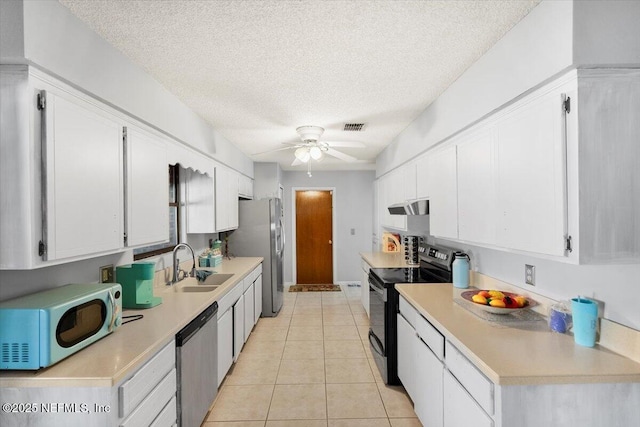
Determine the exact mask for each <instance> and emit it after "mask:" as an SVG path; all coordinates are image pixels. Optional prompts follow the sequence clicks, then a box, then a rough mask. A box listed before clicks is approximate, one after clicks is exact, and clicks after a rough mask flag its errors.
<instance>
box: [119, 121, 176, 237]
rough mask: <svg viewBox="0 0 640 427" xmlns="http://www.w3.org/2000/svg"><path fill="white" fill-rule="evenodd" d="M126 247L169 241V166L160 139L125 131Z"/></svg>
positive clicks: (164, 147)
mask: <svg viewBox="0 0 640 427" xmlns="http://www.w3.org/2000/svg"><path fill="white" fill-rule="evenodd" d="M125 141H126V156H127V164H126V168H127V174H126V189H127V197H126V203H127V208H126V212H127V215H126V232H127V246H140V245H149V244H153V243H161V242H165V241H168V240H169V189H168V184H169V165H168V163H167V147H166V144H165V142H164V141H163V140H161V139H159V138H158V137H154V136H152V135H151V134H148V133H146V132H143V131H142V130H139V129H136V128H134V127H132V126H128V127H127V130H126V139H125Z"/></svg>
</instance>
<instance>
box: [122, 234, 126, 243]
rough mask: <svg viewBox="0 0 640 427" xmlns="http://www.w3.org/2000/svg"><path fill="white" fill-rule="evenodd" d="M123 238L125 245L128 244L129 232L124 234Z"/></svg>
mask: <svg viewBox="0 0 640 427" xmlns="http://www.w3.org/2000/svg"><path fill="white" fill-rule="evenodd" d="M122 240H123V242H124V245H125V246H127V233H124V234H123V239H122Z"/></svg>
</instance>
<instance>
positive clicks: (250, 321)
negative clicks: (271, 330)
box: [242, 277, 255, 342]
mask: <svg viewBox="0 0 640 427" xmlns="http://www.w3.org/2000/svg"><path fill="white" fill-rule="evenodd" d="M244 280H249V278H248V277H247V278H245V279H244ZM253 289H254V288H253V283H251V286H249V287H248V288H247V290H246V291H244V294H243V296H242V299H243V300H244V342H247V340H248V339H249V335H250V334H251V330H252V329H253V325H254V324H255V321H254V317H253V309H254V306H255V302H254V300H253V298H254V291H253Z"/></svg>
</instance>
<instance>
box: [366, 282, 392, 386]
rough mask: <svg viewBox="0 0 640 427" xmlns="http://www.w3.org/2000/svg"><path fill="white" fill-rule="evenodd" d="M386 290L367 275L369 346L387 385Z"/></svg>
mask: <svg viewBox="0 0 640 427" xmlns="http://www.w3.org/2000/svg"><path fill="white" fill-rule="evenodd" d="M386 303H387V289H385V287H384V285H383V284H382V283H380V282H379V281H378V280H377V278H376V277H374V276H372V274H371V273H369V316H370V327H369V346H370V347H371V353H372V354H373V359H374V360H375V362H376V365H377V366H378V369H379V370H380V375H381V376H382V379H383V380H384V382H385V384H386V383H387V380H388V378H387V373H388V372H387V355H386V352H385V304H386Z"/></svg>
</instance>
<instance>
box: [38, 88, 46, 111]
mask: <svg viewBox="0 0 640 427" xmlns="http://www.w3.org/2000/svg"><path fill="white" fill-rule="evenodd" d="M37 103H38V110H44V109H45V108H46V107H47V95H46V92H45V91H42V92H40V93H39V94H38V101H37Z"/></svg>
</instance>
